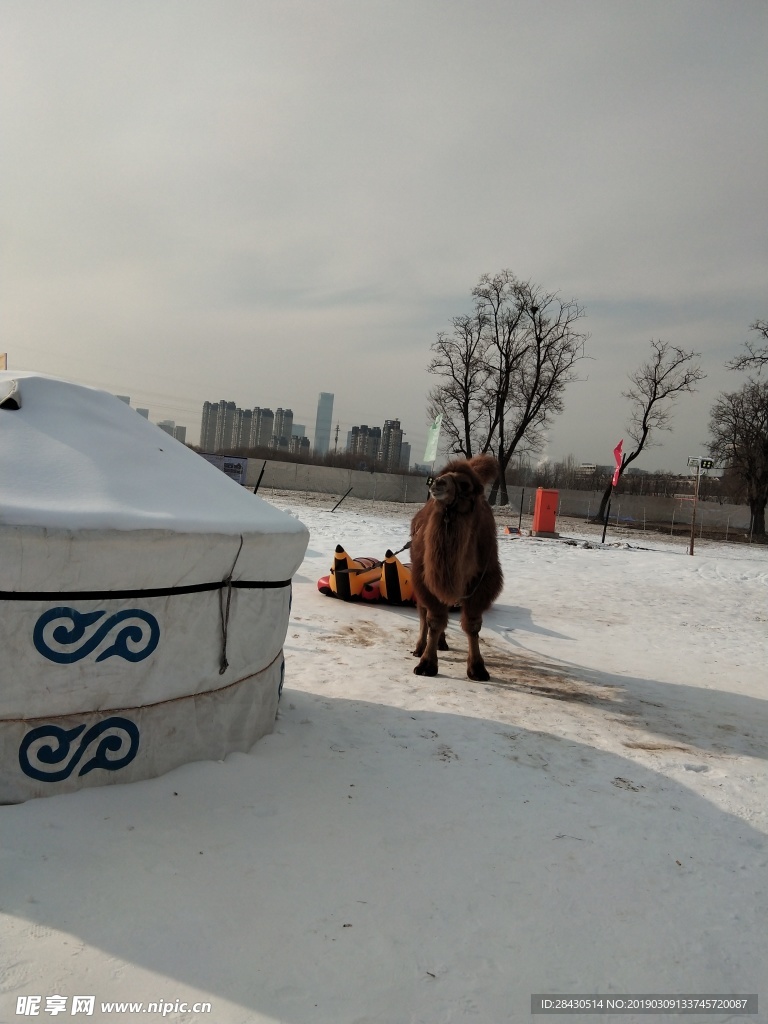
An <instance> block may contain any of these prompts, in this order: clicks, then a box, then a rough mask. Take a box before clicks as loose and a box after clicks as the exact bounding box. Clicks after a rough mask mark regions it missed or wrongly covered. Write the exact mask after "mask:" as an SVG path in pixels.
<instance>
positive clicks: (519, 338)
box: [429, 270, 588, 504]
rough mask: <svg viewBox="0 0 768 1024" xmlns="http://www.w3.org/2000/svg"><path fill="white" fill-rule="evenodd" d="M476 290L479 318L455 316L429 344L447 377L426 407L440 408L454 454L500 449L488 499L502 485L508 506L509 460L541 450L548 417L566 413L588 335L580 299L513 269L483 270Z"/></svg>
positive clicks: (436, 368) (433, 369)
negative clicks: (566, 297)
mask: <svg viewBox="0 0 768 1024" xmlns="http://www.w3.org/2000/svg"><path fill="white" fill-rule="evenodd" d="M472 296H473V299H474V304H475V312H474V316H473V317H471V318H457V319H456V320H454V332H453V334H452V335H451V336H450V339H446V336H444V335H439V336H438V340H437V342H436V343H435V344H434V345H433V346H432V351H433V352H435V353H436V356H435V358H434V359H433V361H432V363H431V364H430V366H429V372H430V373H435V374H437V375H438V376H440V377H442V378H443V380H442V381H441V382H440V383H439V384H438V385H436V386H435V387H434V388H433V389H432V391H431V392H430V406H429V413H430V416H433V417H434V415H436V414H437V413H438V412H442V413H443V417H444V419H443V424H444V426H445V429H446V434H447V436H448V438H449V447H450V450H451V452H454V453H461V454H463V455H465V456H471V455H472V454H474V453H480V452H487V451H492V452H493V453H494V454H495V455H496V457H497V458H498V460H499V464H500V466H501V476H500V478H499V480H498V481H497V483H496V484H495V485H494V487H493V490H492V492H491V500H492V501H493V500H495V498H496V496H497V493H498V491H499V489H501V503H502V504H506V503H507V502H508V497H507V490H506V482H505V473H506V469H507V467H508V465H509V462H510V459H511V458H512V455H513V454H514V453H515V451H524V452H526V453H531V452H535V451H537V450H539V449H540V447H541V444H542V439H543V436H544V432H545V430H546V428H547V426H548V424H549V422H550V420H551V419H552V417H553V416H555V415H557V414H558V413H559V412H562V409H563V394H564V391H565V388H566V386H567V385H568V384H569V383H570V382H571V381H572V380H575V379H576V373H575V370H574V367H575V364H576V363H577V362H578V361H579V360H580V359H582V358H583V357H584V346H585V344H586V341H587V337H588V335H586V334H585V333H582V332H580V331H579V330H578V329H577V322H578V321H579V320H581V319H582V318H583V316H584V311H583V309H582V308H581V307H580V306H579V305H578V304H577V303H576V302H575V300H571V301H570V302H563V301H562V300H561V299H560V298H559V297H558V295H557V294H556V293H555V292H545V291H544V290H543V289H542V288H541V287H540V286H538V285H534V284H531V283H530V282H523V281H520V280H518V278H516V277H515V275H514V274H512V273H511V271H509V270H502V271H500V272H499V273H497V274H495V275H493V276H491V275H489V274H483V276H482V277H481V278H480V280H479V282H478V284H477V285H476V287H475V288H474V289H473V291H472ZM466 320H468V321H471V324H472V330H471V331H468V330H467V329H466V327H467V324H466V323H465V321H466ZM446 340H450V345H449V346H448V347H449V349H450V359H448V352H446Z"/></svg>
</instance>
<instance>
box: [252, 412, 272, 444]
mask: <svg viewBox="0 0 768 1024" xmlns="http://www.w3.org/2000/svg"><path fill="white" fill-rule="evenodd" d="M274 432H275V414H274V413H273V412H272V410H271V409H262V410H261V414H260V416H259V436H258V440H257V442H256V445H257V447H258V448H269V446H270V444H271V443H272V435H273V434H274Z"/></svg>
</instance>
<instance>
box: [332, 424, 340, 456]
mask: <svg viewBox="0 0 768 1024" xmlns="http://www.w3.org/2000/svg"><path fill="white" fill-rule="evenodd" d="M338 450H339V424H338V423H337V424H336V439H335V441H334V442H333V454H334V455H336V453H337V452H338Z"/></svg>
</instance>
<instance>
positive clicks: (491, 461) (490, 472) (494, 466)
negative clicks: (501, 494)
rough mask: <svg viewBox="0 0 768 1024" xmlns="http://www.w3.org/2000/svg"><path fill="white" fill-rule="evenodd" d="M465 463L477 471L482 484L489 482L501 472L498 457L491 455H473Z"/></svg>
mask: <svg viewBox="0 0 768 1024" xmlns="http://www.w3.org/2000/svg"><path fill="white" fill-rule="evenodd" d="M467 464H468V465H469V467H470V468H471V469H472V470H473V471H474V472H475V473H477V475H478V476H479V477H480V480H481V481H482V483H483V484H489V483H491V482H492V481H493V480H495V479H496V478H497V477H498V475H499V473H500V472H501V467H500V466H499V462H498V459H496V458H494V456H493V455H475V456H473V457H472V458H471V459H468V460H467Z"/></svg>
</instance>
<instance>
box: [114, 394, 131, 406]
mask: <svg viewBox="0 0 768 1024" xmlns="http://www.w3.org/2000/svg"><path fill="white" fill-rule="evenodd" d="M115 398H119V399H120V401H121V402H125V404H126V405H130V404H131V397H130V395H115Z"/></svg>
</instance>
